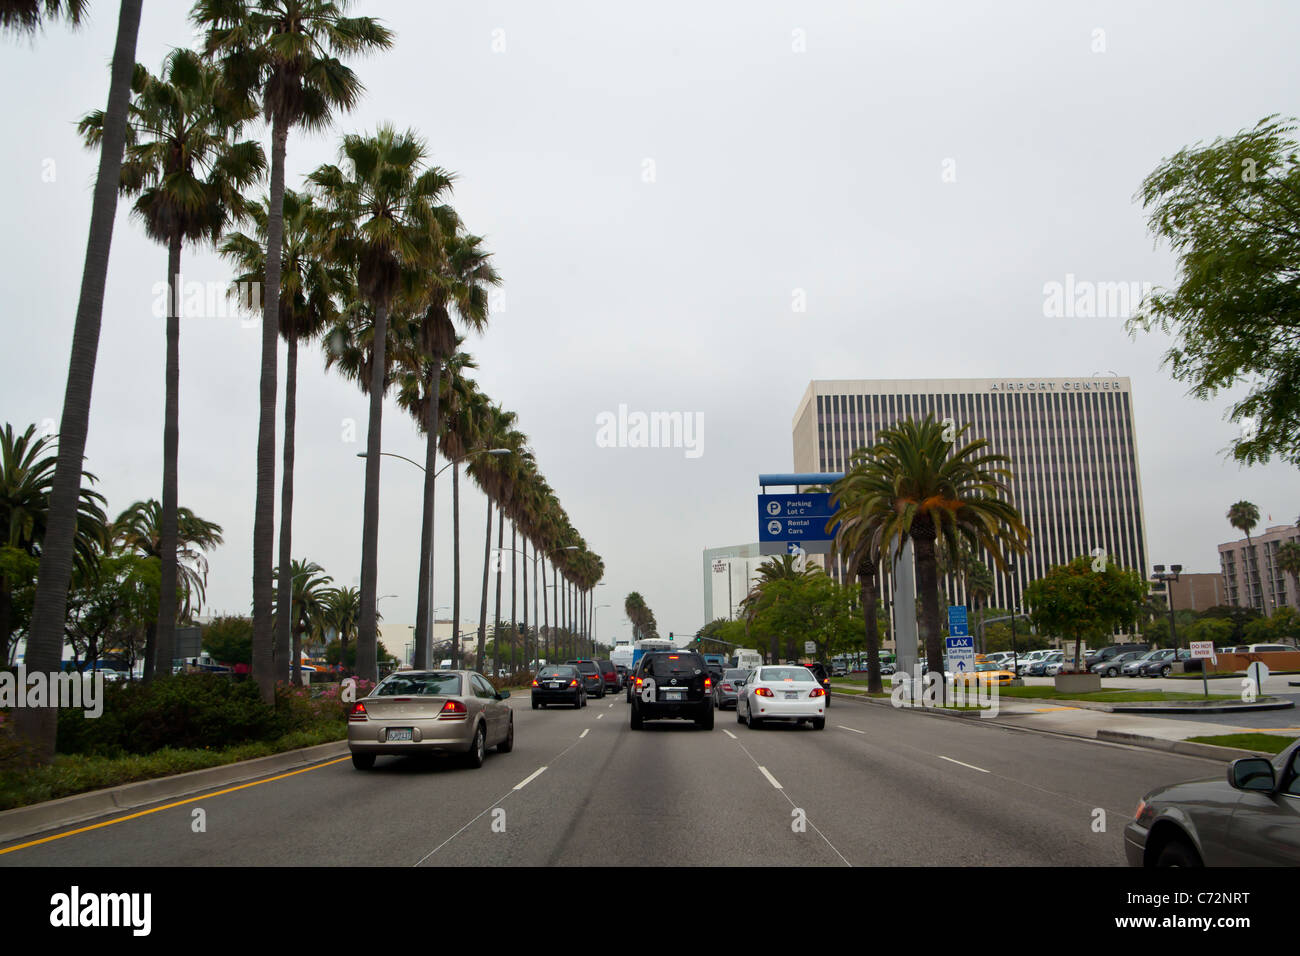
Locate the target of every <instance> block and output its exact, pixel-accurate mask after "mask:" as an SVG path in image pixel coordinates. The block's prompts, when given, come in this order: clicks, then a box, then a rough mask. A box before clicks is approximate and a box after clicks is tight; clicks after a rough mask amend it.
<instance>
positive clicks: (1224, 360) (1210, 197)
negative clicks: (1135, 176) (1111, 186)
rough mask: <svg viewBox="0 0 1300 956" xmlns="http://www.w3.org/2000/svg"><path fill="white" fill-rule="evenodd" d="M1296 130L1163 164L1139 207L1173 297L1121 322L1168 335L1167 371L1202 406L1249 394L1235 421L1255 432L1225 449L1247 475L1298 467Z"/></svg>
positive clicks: (1198, 150) (1241, 137) (1251, 135)
mask: <svg viewBox="0 0 1300 956" xmlns="http://www.w3.org/2000/svg"><path fill="white" fill-rule="evenodd" d="M1295 128H1296V127H1295V121H1294V120H1283V119H1279V118H1278V117H1276V116H1268V117H1265V118H1264V119H1262V120H1260V121H1259V122H1258V123H1257V124H1256V125H1255V127H1254V128H1253V129H1250V130H1242V131H1240V132H1238V133H1237V134H1236V135H1234V136H1230V137H1228V138H1226V139H1224V138H1219V139H1216V140H1214V142H1212V143H1210V144H1209V145H1208V146H1204V145H1201V144H1199V143H1198V144H1196V145H1194V146H1190V147H1186V148H1184V149H1181V150H1179V151H1178V152H1177V153H1175V154H1174V155H1173V156H1172V157H1171V158H1169V159H1166V160H1164V161H1162V162H1161V164H1160V165H1159V166H1157V167H1156V169H1155V170H1154V171H1153V172H1152V173H1151V174H1150V175H1149V176H1147V178H1146V180H1145V181H1144V182H1143V183H1142V188H1141V189H1140V190H1139V193H1138V195H1139V196H1140V197H1141V199H1142V205H1143V207H1144V208H1145V209H1148V210H1149V211H1150V216H1149V219H1148V225H1149V227H1150V230H1151V232H1152V233H1153V234H1154V235H1155V236H1156V238H1157V239H1163V240H1164V241H1165V242H1167V243H1168V244H1169V246H1170V248H1171V249H1172V250H1173V252H1174V254H1175V255H1176V256H1177V258H1178V268H1179V282H1178V285H1177V287H1176V288H1174V289H1173V290H1168V289H1159V290H1157V291H1156V292H1154V293H1152V294H1151V295H1150V296H1148V298H1147V300H1146V301H1145V302H1144V303H1143V305H1142V307H1141V309H1140V311H1139V312H1138V314H1137V315H1136V316H1135V317H1134V318H1133V319H1131V320H1130V321H1129V322H1128V328H1129V331H1130V333H1131V334H1133V333H1135V332H1136V330H1137V329H1142V330H1143V331H1151V330H1152V329H1156V328H1158V329H1159V330H1160V331H1161V332H1162V333H1165V334H1169V335H1172V336H1173V338H1174V342H1173V344H1172V345H1171V346H1170V348H1169V350H1168V351H1167V352H1166V353H1165V364H1166V365H1168V366H1169V367H1170V370H1171V373H1172V374H1173V377H1174V378H1175V379H1177V380H1178V381H1180V382H1187V383H1189V384H1190V385H1191V393H1192V394H1193V395H1195V396H1196V397H1197V398H1201V399H1207V398H1211V397H1213V396H1214V395H1216V394H1218V393H1219V392H1220V391H1222V390H1224V389H1228V388H1232V387H1233V386H1236V385H1238V384H1244V385H1245V387H1246V395H1245V397H1244V398H1242V399H1241V400H1240V401H1238V402H1236V403H1235V404H1234V405H1233V406H1232V408H1231V411H1230V417H1231V420H1232V421H1235V422H1243V423H1245V422H1246V421H1248V420H1249V421H1250V422H1251V425H1250V426H1249V427H1244V428H1243V429H1242V433H1241V436H1240V437H1238V438H1237V439H1236V440H1234V441H1233V443H1232V449H1231V450H1232V454H1233V457H1235V458H1236V460H1237V461H1239V462H1243V463H1255V462H1267V461H1269V460H1270V459H1271V458H1272V456H1274V455H1277V456H1279V457H1280V458H1282V460H1283V461H1289V462H1290V463H1291V464H1293V465H1300V285H1298V284H1297V283H1296V274H1297V271H1300V203H1297V198H1298V197H1300V153H1298V152H1297V149H1296V140H1295V138H1294V135H1293V134H1294V132H1295Z"/></svg>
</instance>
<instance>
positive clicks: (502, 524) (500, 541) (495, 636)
mask: <svg viewBox="0 0 1300 956" xmlns="http://www.w3.org/2000/svg"><path fill="white" fill-rule="evenodd" d="M505 538H506V516H505V509H504V505H502V504H498V505H497V599H496V611H495V613H494V620H495V621H496V627H495V629H494V630H493V631H492V676H493V677H496V676H497V671H499V670H501V554H502V550H503V546H504V545H505V543H506V540H505Z"/></svg>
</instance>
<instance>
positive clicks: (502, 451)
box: [357, 448, 514, 663]
mask: <svg viewBox="0 0 1300 956" xmlns="http://www.w3.org/2000/svg"><path fill="white" fill-rule="evenodd" d="M379 454H380V455H382V456H384V457H386V458H400V459H402V461H405V462H409V463H410V464H412V465H414V466H415V467H416V468H419V469H420V471H422V472H424V473H425V474H426V475H427V474H428V473H429V469H428V468H426V467H424V465H422V464H420V463H419V462H418V461H415V460H414V459H412V458H407V457H406V456H405V455H398V454H396V453H395V452H391V451H381V452H380V453H379ZM512 454H514V452H512V451H511V450H510V449H509V448H478V449H475V450H474V451H471V452H467V453H465V454H464V455H461V456H460V457H459V458H453V459H452V460H451V461H449V462H447V463H446V464H445V465H443V466H442V467H441V468H439V469H438V470H437V471H435V472H434V473H433V479H434V481H437V480H438V476H439V475H441V474H442V473H443V472H444V471H446V470H447V469H448V468H450V467H451V466H452V465H458V464H460V463H461V462H462V461H465V460H466V459H468V458H473V457H474V456H476V455H497V456H501V455H512ZM357 457H358V458H368V457H369V452H364V451H359V452H357ZM436 550H437V549H436V548H434V546H433V515H432V514H430V515H429V608H430V610H429V612H428V622H427V626H428V633H427V634H426V635H425V637H424V641H423V643H424V646H425V647H426V648H427V647H428V646H429V645H430V642H431V641H432V640H433V615H434V611H433V556H434V552H435V551H436ZM453 629H454V626H453ZM426 663H427V659H426Z"/></svg>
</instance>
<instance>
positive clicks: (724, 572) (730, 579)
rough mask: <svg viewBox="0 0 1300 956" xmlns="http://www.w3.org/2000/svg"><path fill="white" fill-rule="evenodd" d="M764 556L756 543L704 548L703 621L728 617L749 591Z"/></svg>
mask: <svg viewBox="0 0 1300 956" xmlns="http://www.w3.org/2000/svg"><path fill="white" fill-rule="evenodd" d="M766 560H767V559H766V558H764V557H763V555H762V554H760V553H759V546H758V544H737V545H732V546H731V547H729V548H706V549H705V550H704V623H705V624H707V623H709V622H710V621H716V620H717V619H718V618H720V617H723V618H727V619H728V620H731V619H732V618H733V617H734V616H735V609H736V608H737V607H738V606H739V605H740V602H741V601H742V600H744V598H745V595H746V594H748V593H749V588H750V582H751V581H753V579H754V575H755V574H757V573H758V566H759V565H760V564H762V563H763V562H764V561H766Z"/></svg>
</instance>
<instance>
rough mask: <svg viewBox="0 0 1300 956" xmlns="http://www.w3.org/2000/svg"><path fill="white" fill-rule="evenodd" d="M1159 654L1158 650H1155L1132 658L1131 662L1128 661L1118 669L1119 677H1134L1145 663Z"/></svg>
mask: <svg viewBox="0 0 1300 956" xmlns="http://www.w3.org/2000/svg"><path fill="white" fill-rule="evenodd" d="M1159 653H1160V650H1159V649H1158V648H1157V649H1156V650H1153V651H1147V652H1146V653H1144V654H1139V655H1138V656H1137V657H1135V658H1133V659H1132V660H1131V661H1129V662H1128V663H1126V664H1124V665H1123V666H1122V667H1120V669H1119V676H1120V677H1136V676H1137V673H1138V670H1139V669H1141V667H1142V665H1143V664H1145V663H1147V661H1149V660H1151V659H1152V658H1154V657H1155V656H1156V655H1157V654H1159Z"/></svg>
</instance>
